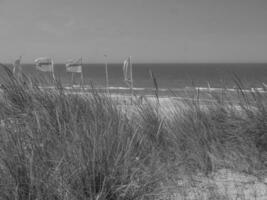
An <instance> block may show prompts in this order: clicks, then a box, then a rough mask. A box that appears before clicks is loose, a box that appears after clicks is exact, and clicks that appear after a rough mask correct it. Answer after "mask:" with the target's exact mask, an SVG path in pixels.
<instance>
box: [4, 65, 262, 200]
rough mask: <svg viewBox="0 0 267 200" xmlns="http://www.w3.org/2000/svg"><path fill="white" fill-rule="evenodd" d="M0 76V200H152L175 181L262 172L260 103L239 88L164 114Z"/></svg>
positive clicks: (147, 105)
mask: <svg viewBox="0 0 267 200" xmlns="http://www.w3.org/2000/svg"><path fill="white" fill-rule="evenodd" d="M2 67H4V68H5V75H3V76H2V79H1V80H2V82H1V90H2V92H1V98H0V119H1V128H0V177H1V179H0V199H8V200H9V199H10V200H11V199H12V200H13V199H14V200H26V199H27V200H34V199H40V200H41V199H47V200H48V199H49V200H50V199H52V200H59V199H64V200H83V199H98V200H100V199H101V200H102V199H103V200H104V199H107V200H115V199H127V200H133V199H157V198H158V199H159V198H160V197H162V196H164V195H165V193H166V192H168V188H167V187H166V185H168V184H169V183H170V182H175V181H176V180H178V179H179V178H180V177H181V176H192V175H194V174H197V173H202V174H204V175H206V176H208V175H209V174H210V173H212V172H214V171H216V170H219V169H222V168H228V169H232V170H236V171H239V172H245V173H250V174H257V173H259V172H262V171H266V164H267V163H266V158H267V157H266V154H267V132H266V130H267V101H266V100H267V94H266V93H262V92H259V91H257V90H255V91H252V92H250V93H248V92H244V91H243V90H242V83H241V82H240V81H239V80H236V82H237V86H238V87H237V89H236V92H235V93H233V92H232V93H228V92H227V90H222V92H221V93H220V94H214V93H210V94H209V96H210V99H211V100H212V101H210V102H209V103H205V102H203V101H202V100H201V99H199V98H198V97H199V91H193V92H192V91H191V92H189V94H188V95H189V96H190V95H191V97H193V98H191V99H189V100H188V99H187V100H182V101H181V100H179V101H178V102H177V101H175V100H170V103H169V104H168V105H166V104H164V103H162V102H161V100H160V98H159V99H158V100H157V101H155V102H156V103H154V101H151V100H149V99H147V98H145V99H144V102H143V103H140V102H139V101H133V102H135V103H133V104H132V105H128V106H123V105H122V102H120V101H119V100H114V98H112V96H111V95H110V94H106V93H99V92H98V91H97V90H94V89H93V90H92V93H90V94H88V95H86V94H84V95H78V94H67V93H65V91H64V88H63V87H62V86H61V84H60V82H57V83H56V84H55V89H52V90H43V89H42V88H40V87H39V84H40V83H38V81H33V79H31V78H28V77H26V76H22V77H20V78H17V77H14V76H13V74H12V73H11V72H10V71H9V70H8V68H6V67H5V66H2ZM155 98H156V97H155ZM170 99H171V98H170ZM122 107H123V109H122ZM169 107H171V109H170V111H169V112H168V111H167V112H164V111H165V110H166V109H168V108H169ZM166 113H167V114H166ZM166 195H167V194H166ZM166 195H165V198H167V196H168V195H167V196H166Z"/></svg>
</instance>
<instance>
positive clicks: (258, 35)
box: [0, 0, 267, 62]
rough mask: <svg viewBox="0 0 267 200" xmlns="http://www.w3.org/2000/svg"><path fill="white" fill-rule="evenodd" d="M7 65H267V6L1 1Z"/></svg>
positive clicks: (169, 0)
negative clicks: (48, 61) (47, 59)
mask: <svg viewBox="0 0 267 200" xmlns="http://www.w3.org/2000/svg"><path fill="white" fill-rule="evenodd" d="M0 27H1V31H0V44H1V48H0V60H1V61H5V62H9V61H11V60H13V59H14V58H16V57H18V56H19V55H22V56H23V60H24V61H26V62H31V61H33V60H34V59H35V58H36V57H39V56H52V57H53V58H54V59H55V61H56V62H64V61H65V60H67V59H70V58H75V57H79V56H83V58H84V60H85V61H87V62H99V61H102V60H103V59H104V56H103V55H104V54H108V57H109V60H110V61H112V62H121V61H122V60H123V59H125V57H127V56H129V55H131V56H132V57H133V59H134V61H136V62H265V61H267V1H266V0H0Z"/></svg>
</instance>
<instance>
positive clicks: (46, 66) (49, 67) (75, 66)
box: [13, 56, 133, 90]
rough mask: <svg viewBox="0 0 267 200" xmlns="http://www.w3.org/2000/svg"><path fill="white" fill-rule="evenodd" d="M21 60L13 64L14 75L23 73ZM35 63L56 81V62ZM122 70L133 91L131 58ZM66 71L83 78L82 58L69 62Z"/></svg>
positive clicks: (43, 61) (42, 59) (126, 61)
mask: <svg viewBox="0 0 267 200" xmlns="http://www.w3.org/2000/svg"><path fill="white" fill-rule="evenodd" d="M21 59H22V57H21V56H20V57H19V58H18V59H16V60H15V61H14V63H13V73H14V74H16V73H19V72H20V71H21ZM34 62H35V65H36V69H37V70H39V71H42V72H51V73H52V76H53V79H55V74H54V61H53V59H52V58H47V57H40V58H37V59H35V60H34ZM122 70H123V76H124V81H125V83H126V84H127V85H128V86H129V87H130V88H131V90H132V89H133V70H132V61H131V56H130V57H128V58H127V59H126V60H124V62H123V68H122ZM66 71H67V72H71V73H80V74H81V77H82V73H83V71H82V57H81V58H79V59H72V60H69V61H68V62H67V63H66ZM106 73H108V72H107V70H106ZM106 75H107V74H106Z"/></svg>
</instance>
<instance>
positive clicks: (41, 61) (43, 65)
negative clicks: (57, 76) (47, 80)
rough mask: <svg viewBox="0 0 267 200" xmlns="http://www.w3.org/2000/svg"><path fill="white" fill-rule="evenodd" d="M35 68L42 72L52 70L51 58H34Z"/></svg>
mask: <svg viewBox="0 0 267 200" xmlns="http://www.w3.org/2000/svg"><path fill="white" fill-rule="evenodd" d="M34 62H35V64H36V69H38V70H40V71H42V72H54V69H53V68H54V63H53V60H52V59H51V58H44V57H43V58H37V59H35V60H34Z"/></svg>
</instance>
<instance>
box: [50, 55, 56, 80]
mask: <svg viewBox="0 0 267 200" xmlns="http://www.w3.org/2000/svg"><path fill="white" fill-rule="evenodd" d="M51 64H52V78H53V81H54V83H55V81H56V78H55V72H54V60H53V59H52V58H51Z"/></svg>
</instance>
